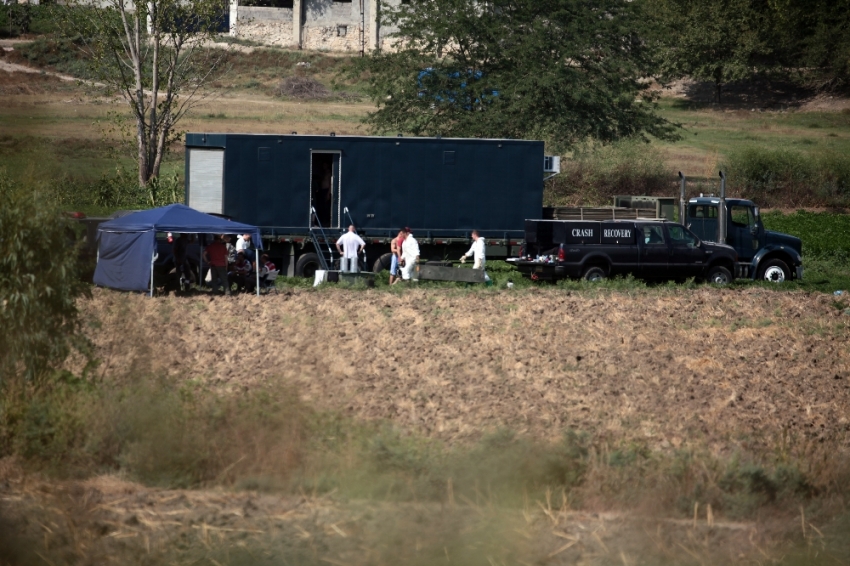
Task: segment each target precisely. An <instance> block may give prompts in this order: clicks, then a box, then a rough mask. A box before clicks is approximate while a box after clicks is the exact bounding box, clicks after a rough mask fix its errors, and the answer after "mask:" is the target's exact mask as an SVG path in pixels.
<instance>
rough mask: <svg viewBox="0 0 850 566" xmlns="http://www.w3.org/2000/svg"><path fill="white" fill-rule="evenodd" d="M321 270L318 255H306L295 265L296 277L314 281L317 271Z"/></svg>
mask: <svg viewBox="0 0 850 566" xmlns="http://www.w3.org/2000/svg"><path fill="white" fill-rule="evenodd" d="M320 268H321V266H320V265H319V256H318V255H316V254H312V253H310V254H304V255H302V256H301V257H299V258H298V261H297V262H296V263H295V275H296V276H298V277H306V278H307V279H312V278H313V277H314V276H315V275H316V270H317V269H320Z"/></svg>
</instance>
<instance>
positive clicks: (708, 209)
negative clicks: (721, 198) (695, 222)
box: [688, 204, 717, 218]
mask: <svg viewBox="0 0 850 566" xmlns="http://www.w3.org/2000/svg"><path fill="white" fill-rule="evenodd" d="M688 216H690V217H691V218H717V207H716V206H711V205H707V204H692V205H691V206H689V207H688Z"/></svg>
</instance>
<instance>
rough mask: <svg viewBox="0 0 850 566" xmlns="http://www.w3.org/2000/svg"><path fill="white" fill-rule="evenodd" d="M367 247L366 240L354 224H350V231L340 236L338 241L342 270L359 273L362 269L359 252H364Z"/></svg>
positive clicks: (337, 247)
mask: <svg viewBox="0 0 850 566" xmlns="http://www.w3.org/2000/svg"><path fill="white" fill-rule="evenodd" d="M365 247H366V242H364V241H363V238H361V237H360V236H358V235H357V232H355V231H354V226H353V225H352V226H349V227H348V232H346V233H345V234H344V235H342V236H340V238H339V239H338V240H337V241H336V249H337V251H339V255H340V256H341V261H340V267H341V268H342V271H344V272H346V273H357V272H358V271H360V264H359V262H358V261H357V254H359V253H360V252H362V251H363V248H365Z"/></svg>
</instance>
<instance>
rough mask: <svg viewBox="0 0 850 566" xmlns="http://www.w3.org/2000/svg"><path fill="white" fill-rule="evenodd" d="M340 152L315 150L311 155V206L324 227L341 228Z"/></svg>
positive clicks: (312, 224) (311, 223) (313, 223)
mask: <svg viewBox="0 0 850 566" xmlns="http://www.w3.org/2000/svg"><path fill="white" fill-rule="evenodd" d="M339 176H340V153H339V152H336V151H334V152H321V151H314V152H312V153H311V156H310V206H312V207H313V208H315V209H316V218H311V222H310V225H311V226H314V225H315V224H316V221H317V220H318V222H319V224H321V226H322V227H323V228H339V198H340V179H339Z"/></svg>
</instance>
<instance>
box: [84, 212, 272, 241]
mask: <svg viewBox="0 0 850 566" xmlns="http://www.w3.org/2000/svg"><path fill="white" fill-rule="evenodd" d="M149 230H156V231H158V232H185V233H189V234H251V238H252V240H253V243H254V245H255V246H256V247H258V248H260V247H262V240H261V239H260V231H259V229H258V228H257V227H256V226H251V225H250V224H242V223H241V222H233V221H230V220H227V219H225V218H219V217H218V216H213V215H211V214H205V213H203V212H200V211H197V210H195V209H194V208H190V207H188V206H186V205H185V204H170V205H168V206H163V207H160V208H152V209H151V210H143V211H141V212H134V213H133V214H128V215H127V216H122V217H120V218H115V219H113V220H108V221H106V222H103V223H102V224H101V225H100V226H99V227H98V231H99V232H147V231H149Z"/></svg>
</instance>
